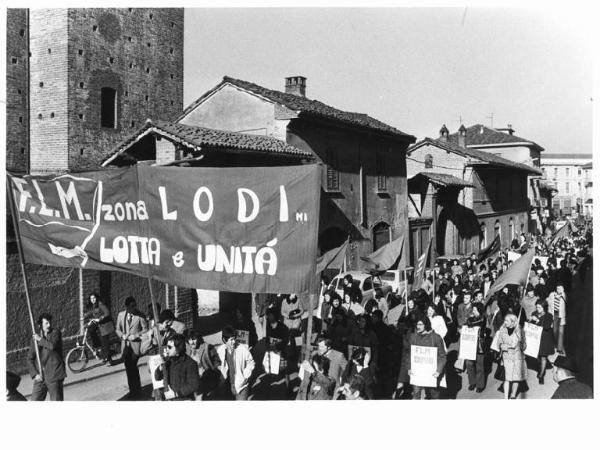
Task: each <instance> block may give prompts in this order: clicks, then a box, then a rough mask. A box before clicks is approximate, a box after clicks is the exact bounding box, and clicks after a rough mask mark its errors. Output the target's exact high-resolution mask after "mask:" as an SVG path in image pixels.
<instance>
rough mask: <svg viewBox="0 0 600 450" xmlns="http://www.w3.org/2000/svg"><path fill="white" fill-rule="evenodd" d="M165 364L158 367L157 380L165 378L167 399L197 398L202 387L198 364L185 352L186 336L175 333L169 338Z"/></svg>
mask: <svg viewBox="0 0 600 450" xmlns="http://www.w3.org/2000/svg"><path fill="white" fill-rule="evenodd" d="M163 359H164V361H165V362H164V364H162V365H160V366H158V367H157V368H156V372H155V377H156V379H157V380H163V379H164V396H165V399H166V400H195V399H196V392H197V391H198V390H199V389H200V374H199V372H198V364H196V361H194V360H193V359H192V358H190V357H189V356H188V354H187V353H186V352H185V337H183V335H181V334H174V335H173V336H171V337H169V338H168V339H167V346H166V355H165V356H164V357H163Z"/></svg>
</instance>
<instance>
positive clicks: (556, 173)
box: [554, 167, 558, 178]
mask: <svg viewBox="0 0 600 450" xmlns="http://www.w3.org/2000/svg"><path fill="white" fill-rule="evenodd" d="M554 178H558V167H555V168H554Z"/></svg>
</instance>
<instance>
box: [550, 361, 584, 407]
mask: <svg viewBox="0 0 600 450" xmlns="http://www.w3.org/2000/svg"><path fill="white" fill-rule="evenodd" d="M576 373H577V366H576V365H575V362H574V361H573V360H572V359H571V358H569V357H568V356H562V355H559V356H557V357H556V359H555V360H554V369H553V371H552V376H553V378H554V381H556V382H557V383H558V388H557V389H556V391H554V394H553V395H552V397H551V398H552V399H564V398H573V399H584V398H594V392H593V391H592V388H591V387H589V386H588V385H587V384H584V383H582V382H580V381H577V380H576V379H575V374H576Z"/></svg>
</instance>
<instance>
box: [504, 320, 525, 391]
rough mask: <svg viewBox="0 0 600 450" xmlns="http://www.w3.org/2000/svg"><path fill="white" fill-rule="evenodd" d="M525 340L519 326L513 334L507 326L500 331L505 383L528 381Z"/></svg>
mask: <svg viewBox="0 0 600 450" xmlns="http://www.w3.org/2000/svg"><path fill="white" fill-rule="evenodd" d="M525 345H526V344H525V339H524V336H523V332H522V330H521V329H520V327H519V326H517V327H516V328H515V331H513V333H512V334H510V335H509V334H508V330H507V328H506V327H505V326H502V327H501V328H500V330H498V348H500V351H501V352H502V363H503V364H504V381H524V380H526V379H527V364H526V363H525V354H524V353H523V350H525Z"/></svg>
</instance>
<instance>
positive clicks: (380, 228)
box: [373, 222, 390, 251]
mask: <svg viewBox="0 0 600 450" xmlns="http://www.w3.org/2000/svg"><path fill="white" fill-rule="evenodd" d="M388 242H390V226H389V225H388V224H387V223H385V222H380V223H378V224H377V225H375V226H374V227H373V251H375V250H378V249H380V248H381V247H383V246H384V245H385V244H387V243H388Z"/></svg>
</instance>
